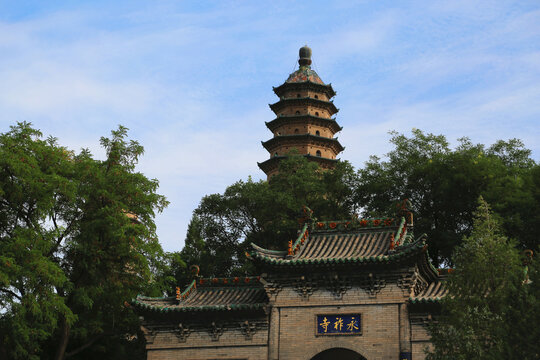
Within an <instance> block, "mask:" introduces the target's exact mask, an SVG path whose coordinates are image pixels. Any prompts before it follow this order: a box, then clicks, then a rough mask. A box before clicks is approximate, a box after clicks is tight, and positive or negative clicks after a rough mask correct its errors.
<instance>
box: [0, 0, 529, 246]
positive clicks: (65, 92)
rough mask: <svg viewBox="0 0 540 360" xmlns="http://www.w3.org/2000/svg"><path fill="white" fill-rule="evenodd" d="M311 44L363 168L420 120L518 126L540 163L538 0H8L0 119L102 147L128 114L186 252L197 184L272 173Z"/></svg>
mask: <svg viewBox="0 0 540 360" xmlns="http://www.w3.org/2000/svg"><path fill="white" fill-rule="evenodd" d="M305 44H307V45H309V46H310V47H311V48H312V49H313V56H312V58H313V66H312V68H313V69H314V70H316V71H317V73H318V74H319V75H320V77H321V78H322V80H323V81H324V82H325V83H331V84H332V86H333V88H334V89H335V90H336V92H337V96H336V97H335V99H334V103H335V104H336V106H337V107H338V108H339V109H340V111H339V113H338V114H337V121H338V123H339V124H340V125H341V126H343V130H342V132H341V133H339V134H338V137H339V140H340V142H341V144H342V145H343V146H345V148H346V149H345V151H344V152H343V153H341V155H340V156H339V158H341V159H344V160H348V161H350V162H351V163H352V165H353V166H355V167H356V168H360V167H362V166H363V164H364V162H365V161H367V160H368V159H369V156H370V155H378V156H382V155H384V154H385V153H387V152H388V151H390V150H391V149H392V146H391V144H390V143H389V139H390V135H389V134H388V132H389V131H391V130H396V131H398V132H401V133H405V134H410V133H411V129H413V128H416V129H421V130H423V131H424V132H428V133H434V134H443V135H445V136H446V137H447V139H448V140H449V141H450V142H451V144H456V140H457V139H458V138H461V137H464V136H466V137H469V138H470V139H471V140H472V141H473V142H475V143H482V144H486V145H490V144H492V143H494V142H495V141H497V140H499V139H505V140H507V139H511V138H518V139H521V140H522V141H523V142H524V143H525V146H526V147H527V148H529V149H531V150H532V154H533V155H532V156H533V158H534V159H535V160H537V161H538V160H540V126H539V125H540V2H538V1H537V0H531V1H527V0H523V1H504V0H497V1H495V0H493V1H481V0H479V1H470V0H452V1H448V0H444V1H436V0H433V1H431V0H430V1H399V2H398V1H384V0H379V1H352V0H345V1H316V0H311V1H279V0H277V1H262V0H261V1H189V0H186V1H166V0H164V1H137V0H117V1H104V0H94V1H86V2H85V1H16V0H13V1H6V0H0V132H6V131H8V130H9V127H10V126H12V125H14V124H16V123H17V122H21V121H27V122H31V123H32V124H33V125H34V127H35V128H37V129H40V130H41V131H42V132H43V133H44V134H45V135H46V136H47V135H52V136H55V137H57V138H58V139H59V142H60V144H62V145H64V146H67V147H68V148H71V149H73V150H75V151H79V150H80V149H81V148H88V149H90V150H91V152H92V153H93V154H94V155H95V156H96V157H97V158H103V157H104V152H103V149H101V148H100V145H99V139H100V137H101V136H108V135H109V134H110V131H111V130H114V129H116V128H117V127H118V125H123V126H126V127H127V128H129V136H130V138H131V139H135V140H138V141H139V142H140V143H141V144H142V145H143V146H144V147H145V154H144V156H143V157H142V159H141V160H140V162H139V164H138V167H137V170H138V171H141V172H142V173H144V174H145V175H146V176H147V177H149V178H156V179H158V180H159V182H160V188H159V192H160V193H161V194H163V195H165V196H166V197H167V199H168V200H169V201H170V205H169V207H168V208H167V209H166V210H165V211H164V212H163V213H161V214H158V215H157V217H156V224H157V228H158V230H157V232H158V236H159V240H160V242H161V244H162V246H163V248H164V249H165V250H166V251H179V250H181V249H182V247H183V244H184V239H185V234H186V230H187V225H188V223H189V220H190V218H191V215H192V212H193V210H194V209H195V208H196V207H197V205H198V204H199V201H200V200H201V198H202V197H203V196H205V195H207V194H212V193H221V192H223V191H224V190H225V188H226V187H227V186H228V185H231V184H233V183H234V182H236V181H238V180H246V179H248V177H249V176H251V177H252V178H253V179H254V180H259V179H264V178H265V175H264V173H263V172H262V171H261V170H260V169H259V168H258V166H257V162H262V161H264V160H266V159H267V158H268V157H269V154H268V153H267V152H266V150H265V149H264V148H263V147H262V146H261V141H263V140H268V139H269V138H270V137H271V136H272V134H271V133H270V131H269V130H268V129H267V128H266V127H265V124H264V123H265V121H271V120H272V119H273V118H274V116H273V115H274V114H273V113H272V112H271V111H270V109H269V107H268V104H271V103H274V102H276V101H277V100H278V99H277V97H276V96H275V94H274V93H273V92H272V87H273V86H279V85H281V84H282V83H283V82H284V81H285V80H286V79H287V77H288V75H289V74H290V73H291V72H293V71H294V70H295V68H297V67H298V64H297V60H298V49H299V48H300V47H301V46H303V45H305Z"/></svg>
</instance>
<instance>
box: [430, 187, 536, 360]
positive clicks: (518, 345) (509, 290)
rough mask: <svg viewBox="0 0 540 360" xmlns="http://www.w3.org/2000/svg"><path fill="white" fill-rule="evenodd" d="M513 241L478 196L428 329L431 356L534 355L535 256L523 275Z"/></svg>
mask: <svg viewBox="0 0 540 360" xmlns="http://www.w3.org/2000/svg"><path fill="white" fill-rule="evenodd" d="M515 245H516V243H515V241H512V240H509V239H508V238H507V237H505V236H503V235H502V232H501V228H500V226H499V224H498V222H497V220H496V219H495V217H494V216H493V214H492V213H491V211H490V209H489V207H488V204H487V203H486V202H485V201H484V200H483V199H482V198H480V200H479V206H478V209H477V211H476V213H475V218H474V225H473V230H472V233H471V235H470V236H468V237H465V238H464V239H463V242H462V244H461V245H460V246H459V247H458V248H457V249H456V252H455V255H454V263H455V266H456V267H455V271H454V272H453V273H452V274H451V275H450V277H449V279H448V281H447V282H446V286H447V288H448V291H449V292H448V294H447V296H446V297H445V298H444V299H443V301H442V315H441V316H440V318H439V319H438V322H436V323H435V324H433V325H432V326H431V328H430V331H431V336H432V338H431V340H432V343H433V345H434V349H433V351H432V352H430V353H429V355H428V357H427V358H428V359H429V360H442V359H490V360H491V359H538V357H539V356H540V345H539V344H538V338H539V336H540V331H539V330H538V328H537V327H536V326H535V324H537V322H538V320H540V311H539V305H538V302H539V300H540V298H538V296H539V294H540V293H539V288H540V286H539V284H540V283H539V282H538V281H539V280H540V279H539V274H538V270H539V269H538V261H537V260H536V262H535V263H534V264H533V266H532V267H531V269H530V270H529V271H528V274H527V275H525V274H524V265H523V263H522V259H521V258H520V252H519V251H518V250H517V249H516V246H515ZM531 281H532V282H531Z"/></svg>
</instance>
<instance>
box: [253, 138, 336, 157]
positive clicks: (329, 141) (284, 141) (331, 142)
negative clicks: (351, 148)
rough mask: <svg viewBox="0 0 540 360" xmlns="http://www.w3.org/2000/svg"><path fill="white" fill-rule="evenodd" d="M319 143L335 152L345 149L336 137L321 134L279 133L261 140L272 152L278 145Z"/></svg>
mask: <svg viewBox="0 0 540 360" xmlns="http://www.w3.org/2000/svg"><path fill="white" fill-rule="evenodd" d="M317 143H321V144H322V145H324V146H325V147H330V148H331V149H332V150H334V152H335V153H336V154H338V153H340V152H342V151H343V150H345V148H344V147H343V146H342V145H341V144H340V143H339V141H338V139H337V138H327V137H323V136H317V135H312V134H299V135H280V136H276V137H273V138H272V139H270V140H267V141H264V142H262V145H263V146H264V148H265V149H266V150H268V151H269V152H272V151H273V150H274V149H275V148H276V147H278V146H279V145H289V146H294V145H308V144H317Z"/></svg>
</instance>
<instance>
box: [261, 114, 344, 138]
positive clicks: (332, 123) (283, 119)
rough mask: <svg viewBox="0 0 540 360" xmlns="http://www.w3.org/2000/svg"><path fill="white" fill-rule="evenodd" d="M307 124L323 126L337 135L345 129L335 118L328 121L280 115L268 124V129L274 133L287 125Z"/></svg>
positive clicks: (310, 117)
mask: <svg viewBox="0 0 540 360" xmlns="http://www.w3.org/2000/svg"><path fill="white" fill-rule="evenodd" d="M304 121H305V122H306V123H308V124H314V125H321V126H325V127H328V128H329V129H330V131H332V133H333V134H336V133H338V132H340V131H341V130H343V127H341V126H339V124H338V123H337V121H336V119H335V118H332V119H328V118H323V117H320V116H315V115H311V114H304V115H280V116H278V117H277V118H275V119H274V120H272V121H269V122H266V127H267V128H268V129H269V130H270V131H272V132H274V131H275V130H276V129H277V128H278V127H280V126H282V125H287V124H296V123H303V122H304Z"/></svg>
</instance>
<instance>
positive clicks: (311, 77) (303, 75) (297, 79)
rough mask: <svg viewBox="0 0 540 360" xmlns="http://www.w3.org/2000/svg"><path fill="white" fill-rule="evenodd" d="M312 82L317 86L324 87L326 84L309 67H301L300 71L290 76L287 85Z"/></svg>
mask: <svg viewBox="0 0 540 360" xmlns="http://www.w3.org/2000/svg"><path fill="white" fill-rule="evenodd" d="M308 81H309V82H312V83H315V84H321V85H324V82H323V81H322V80H321V78H320V77H319V75H317V73H316V72H315V71H314V70H312V69H311V68H310V67H309V66H300V68H299V69H298V70H296V71H295V72H293V73H292V74H291V75H289V78H288V79H287V80H286V81H285V82H286V83H301V82H308Z"/></svg>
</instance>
